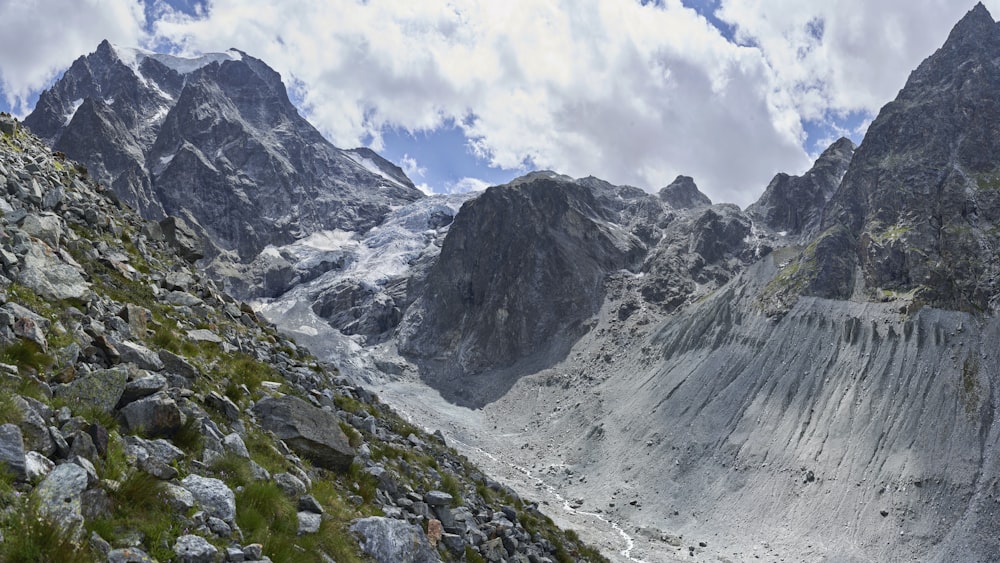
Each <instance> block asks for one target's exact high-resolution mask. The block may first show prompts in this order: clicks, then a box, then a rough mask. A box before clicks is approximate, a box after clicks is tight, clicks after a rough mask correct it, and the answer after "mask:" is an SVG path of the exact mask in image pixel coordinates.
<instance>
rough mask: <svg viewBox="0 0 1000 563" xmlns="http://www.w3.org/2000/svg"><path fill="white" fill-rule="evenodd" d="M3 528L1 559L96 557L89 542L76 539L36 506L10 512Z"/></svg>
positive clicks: (10, 562) (31, 562)
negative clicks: (40, 513)
mask: <svg viewBox="0 0 1000 563" xmlns="http://www.w3.org/2000/svg"><path fill="white" fill-rule="evenodd" d="M3 529H4V541H3V543H0V561H4V562H6V563H22V562H23V563H36V562H38V561H60V562H65V563H77V562H79V563H86V562H88V561H95V560H96V558H95V554H93V553H91V551H90V547H89V545H88V544H87V543H86V542H79V543H78V542H76V541H74V540H73V536H72V534H71V533H67V532H65V531H64V530H63V529H62V528H60V527H59V526H57V525H55V524H53V523H52V522H50V521H49V520H47V519H46V518H44V517H42V516H41V515H39V514H38V510H37V508H35V507H34V506H29V507H27V510H25V511H12V512H8V513H7V515H6V518H5V519H4V522H3Z"/></svg>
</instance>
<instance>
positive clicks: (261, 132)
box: [25, 41, 423, 261]
mask: <svg viewBox="0 0 1000 563" xmlns="http://www.w3.org/2000/svg"><path fill="white" fill-rule="evenodd" d="M25 125H27V126H28V127H29V128H30V129H31V130H32V131H34V132H36V133H37V134H38V135H39V136H41V137H42V138H44V139H45V140H46V141H48V142H49V143H50V144H51V145H52V146H53V147H54V148H55V149H56V150H59V151H62V152H64V153H65V154H66V155H67V156H69V157H70V158H74V159H76V160H79V161H81V162H83V163H84V164H85V165H86V166H87V167H88V169H89V170H90V173H91V174H92V175H93V176H94V177H95V178H96V179H97V180H98V181H100V182H102V183H104V184H106V185H108V186H109V187H111V188H112V189H113V191H114V192H115V193H116V194H117V195H118V196H119V197H120V198H121V199H122V200H123V201H124V202H125V203H127V204H128V205H130V206H132V207H133V208H135V209H137V210H139V211H140V212H141V213H142V214H143V215H144V216H146V217H150V218H157V219H160V218H163V217H164V216H166V215H175V216H183V217H185V218H186V219H188V221H189V222H190V223H193V224H194V225H196V226H200V228H201V229H203V231H204V234H206V235H207V237H208V239H209V240H210V241H211V242H212V243H213V245H214V246H216V247H218V249H220V251H232V252H233V253H235V255H236V259H237V260H238V261H249V260H252V259H253V258H255V257H256V256H257V255H258V254H259V253H260V251H261V250H263V249H264V247H266V246H267V245H269V244H273V245H283V244H289V243H291V242H294V241H295V240H296V239H298V238H301V237H302V236H305V235H306V234H309V233H313V232H316V231H321V230H329V229H342V230H348V231H365V230H367V229H369V228H371V227H372V226H374V225H377V224H378V223H380V222H382V220H383V219H384V218H385V216H386V215H387V214H388V213H389V211H390V209H391V208H392V207H394V206H398V205H401V204H405V203H409V202H412V201H415V200H417V199H420V198H421V197H422V196H423V194H422V193H421V192H420V191H419V190H417V189H416V188H415V187H414V186H413V183H412V182H411V181H410V180H409V179H408V178H406V176H405V174H403V173H402V171H401V170H400V169H399V168H398V167H396V166H394V165H392V164H390V163H388V162H387V161H385V160H384V159H382V158H381V157H379V156H378V155H376V154H374V153H373V152H371V151H369V150H367V149H358V150H355V151H342V150H340V149H338V148H336V147H334V146H333V145H331V144H330V143H329V142H328V141H327V140H326V139H324V138H323V136H322V135H320V133H319V132H318V131H316V129H315V128H314V127H313V126H312V125H310V124H309V123H308V122H307V121H306V120H305V119H303V118H302V117H301V116H300V115H299V114H298V112H297V111H296V109H295V107H294V106H293V105H292V104H291V102H290V101H289V99H288V94H287V92H286V91H285V87H284V85H283V84H282V82H281V77H280V76H279V75H278V74H277V73H276V72H274V71H273V70H272V69H271V68H270V67H268V66H267V65H266V64H264V63H263V62H261V61H260V60H258V59H255V58H253V57H251V56H249V55H247V54H246V53H243V52H240V51H236V50H231V51H228V52H226V53H216V54H208V55H204V56H202V57H199V58H196V59H185V58H181V57H173V56H170V55H163V54H156V53H149V52H146V51H141V50H136V49H126V48H121V47H115V46H112V45H111V44H110V43H108V42H107V41H105V42H103V43H101V44H100V45H99V46H98V48H97V50H96V51H95V52H94V53H91V54H90V55H87V56H85V57H81V58H79V59H77V60H76V61H75V62H74V63H73V65H72V66H71V67H70V69H69V70H68V71H66V73H65V74H64V75H63V77H62V78H60V79H59V80H58V81H57V82H56V83H55V84H54V85H53V86H52V87H51V88H49V89H48V90H46V91H44V92H43V93H42V94H41V96H40V97H39V101H38V104H37V106H36V107H35V109H34V111H32V113H31V114H30V115H28V117H27V118H26V119H25Z"/></svg>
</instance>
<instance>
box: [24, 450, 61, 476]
mask: <svg viewBox="0 0 1000 563" xmlns="http://www.w3.org/2000/svg"><path fill="white" fill-rule="evenodd" d="M55 467H56V464H55V463H54V462H53V461H52V460H50V459H49V458H47V457H45V456H44V455H42V454H40V453H38V452H31V451H29V452H27V453H25V454H24V472H25V476H26V479H27V481H28V482H29V483H37V482H39V481H41V480H42V479H44V478H45V476H46V475H48V474H49V473H51V472H52V470H53V469H55Z"/></svg>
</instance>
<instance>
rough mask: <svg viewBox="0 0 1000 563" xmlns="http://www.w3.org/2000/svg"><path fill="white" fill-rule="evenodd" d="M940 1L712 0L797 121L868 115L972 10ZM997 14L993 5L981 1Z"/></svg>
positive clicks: (999, 5) (889, 97)
mask: <svg viewBox="0 0 1000 563" xmlns="http://www.w3.org/2000/svg"><path fill="white" fill-rule="evenodd" d="M973 4H974V1H973V0H969V1H968V2H943V1H941V0H905V1H903V0H893V1H879V2H871V1H870V0H830V1H826V2H802V1H800V0H720V5H719V9H718V10H717V11H716V12H715V15H716V16H717V17H719V18H720V19H721V20H722V21H724V22H727V23H730V24H732V25H733V26H734V27H735V28H736V39H737V41H741V42H744V43H752V44H754V45H757V46H758V47H759V49H760V51H761V53H763V54H764V56H765V58H766V59H767V62H768V65H769V66H770V67H771V68H772V69H774V74H775V78H776V82H775V84H776V87H777V88H779V89H781V90H783V91H784V92H787V96H788V103H789V104H791V105H792V107H793V108H794V110H795V112H796V113H798V114H799V115H801V116H802V118H803V119H822V118H824V116H825V114H827V113H828V112H841V113H847V112H854V111H859V110H863V111H868V112H875V111H877V110H878V108H880V107H881V106H883V105H884V104H886V103H887V102H889V101H890V100H892V99H893V98H895V96H896V93H897V92H898V91H899V89H900V88H902V87H903V84H904V83H905V81H906V78H907V76H908V75H909V73H910V72H911V71H912V70H913V69H915V68H916V66H917V65H918V64H919V63H920V61H922V60H923V59H925V58H926V57H928V56H929V55H931V54H932V53H933V52H934V51H935V50H936V49H937V48H938V47H940V46H941V45H942V44H943V43H944V41H945V39H946V38H947V37H948V32H949V31H950V30H951V27H952V26H953V25H954V24H955V23H956V22H957V21H958V20H959V19H961V18H962V16H964V15H965V13H966V12H967V11H968V10H969V9H971V8H972V6H973ZM985 4H986V5H987V8H989V9H990V10H991V13H993V14H994V16H996V15H1000V1H998V0H991V1H988V2H986V3H985Z"/></svg>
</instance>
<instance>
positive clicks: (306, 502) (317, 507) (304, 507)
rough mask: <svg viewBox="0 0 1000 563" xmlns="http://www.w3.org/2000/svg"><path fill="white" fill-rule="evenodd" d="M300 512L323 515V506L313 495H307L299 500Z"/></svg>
mask: <svg viewBox="0 0 1000 563" xmlns="http://www.w3.org/2000/svg"><path fill="white" fill-rule="evenodd" d="M299 511H304V512H312V513H314V514H323V512H324V511H323V506H322V505H321V504H320V503H319V501H318V500H316V497H314V496H312V495H305V496H303V497H300V498H299Z"/></svg>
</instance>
